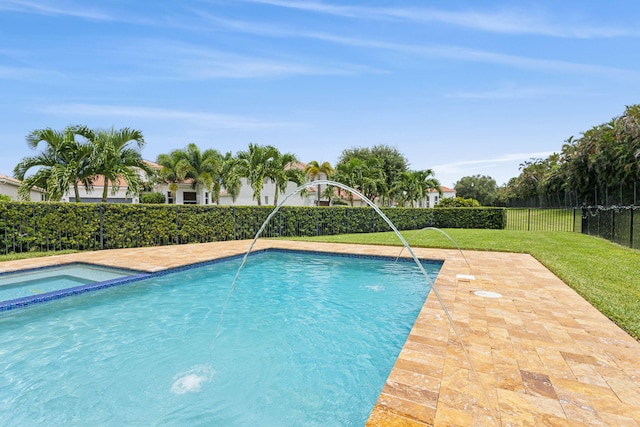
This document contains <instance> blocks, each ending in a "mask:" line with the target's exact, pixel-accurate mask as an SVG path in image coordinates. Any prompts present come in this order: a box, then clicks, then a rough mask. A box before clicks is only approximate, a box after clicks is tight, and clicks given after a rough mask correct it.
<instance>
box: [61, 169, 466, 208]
mask: <svg viewBox="0 0 640 427" xmlns="http://www.w3.org/2000/svg"><path fill="white" fill-rule="evenodd" d="M145 162H146V163H147V164H148V165H149V166H151V167H152V168H154V169H156V170H158V171H159V170H160V169H161V168H162V167H161V166H160V165H159V164H157V163H154V162H150V161H147V160H145ZM305 166H306V165H305V164H304V163H296V164H295V165H293V167H296V168H299V169H304V168H305ZM140 178H141V180H142V181H143V182H148V181H149V179H148V177H147V176H146V174H144V173H143V172H142V171H141V172H140ZM321 179H324V176H321ZM241 182H242V186H241V188H240V194H239V195H238V197H237V198H236V200H235V202H234V201H233V200H232V198H231V196H229V194H228V193H227V192H226V190H225V189H224V188H223V189H221V191H220V196H219V200H218V203H217V204H219V205H221V206H230V205H236V206H255V205H257V204H258V202H257V201H256V200H254V199H253V190H252V188H251V185H249V182H248V180H247V179H246V178H242V179H241ZM297 187H298V185H297V184H295V183H293V182H289V183H288V185H287V188H286V190H285V191H284V192H279V194H278V202H281V201H282V200H283V198H284V197H285V196H286V195H287V194H289V193H290V192H292V191H294V190H295V189H296V188H297ZM325 187H326V186H325V184H321V186H320V194H322V192H323V191H324V189H325ZM103 188H104V179H103V177H101V176H98V177H96V179H95V181H94V183H93V188H92V189H89V191H87V190H86V189H85V188H84V187H83V186H82V185H81V186H80V187H79V190H80V201H82V202H85V203H91V202H96V203H97V202H100V201H101V200H102V191H103ZM172 188H173V190H172ZM441 188H442V196H440V194H438V192H437V191H435V190H433V191H431V192H430V193H429V196H428V197H425V199H424V200H422V201H421V202H420V204H419V206H418V207H421V208H433V207H434V206H435V205H436V204H437V203H438V202H439V201H440V200H441V199H443V198H448V197H455V196H456V192H455V190H453V189H451V188H448V187H444V186H442V187H441ZM128 190H129V188H128V186H127V184H126V182H124V181H123V182H120V185H119V188H118V190H117V191H116V193H115V194H112V192H111V188H109V190H108V193H107V194H108V196H107V201H108V202H113V203H139V196H138V195H128V194H127V193H128ZM275 190H276V186H275V183H274V182H273V181H272V180H270V179H265V181H264V185H263V188H262V191H261V193H260V202H261V204H262V205H263V206H273V205H274V198H275ZM152 191H154V192H158V193H160V194H162V195H164V196H165V203H166V204H178V205H214V204H216V202H215V201H214V200H212V195H211V193H210V191H209V189H206V188H204V187H202V186H198V187H194V186H193V181H191V180H185V181H183V182H179V183H174V184H169V183H164V182H157V183H155V184H153V186H152ZM317 193H318V188H317V187H316V186H311V187H308V188H307V189H306V192H304V193H300V194H295V195H293V196H291V197H289V198H288V199H287V201H286V202H285V205H286V206H316V205H317V204H318V196H317ZM320 199H321V200H320V205H328V204H329V201H328V200H326V199H324V198H323V197H320ZM333 199H341V200H342V201H343V202H345V203H347V205H350V204H351V203H350V201H349V200H348V197H347V194H346V192H344V191H339V189H338V188H335V190H334V197H333ZM63 201H69V202H74V201H75V196H74V192H73V187H70V188H69V191H68V193H67V194H65V196H64V197H63ZM353 206H366V203H365V202H364V201H363V200H361V199H360V198H359V197H358V196H355V195H354V197H353Z"/></svg>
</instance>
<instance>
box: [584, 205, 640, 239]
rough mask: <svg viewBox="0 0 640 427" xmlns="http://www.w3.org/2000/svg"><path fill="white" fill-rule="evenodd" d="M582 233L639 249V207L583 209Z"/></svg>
mask: <svg viewBox="0 0 640 427" xmlns="http://www.w3.org/2000/svg"><path fill="white" fill-rule="evenodd" d="M582 232H583V233H585V234H588V235H590V236H598V237H602V238H604V239H607V240H610V241H612V242H615V243H618V244H620V245H623V246H628V247H630V248H634V249H640V207H639V206H626V207H603V206H598V207H587V208H583V209H582Z"/></svg>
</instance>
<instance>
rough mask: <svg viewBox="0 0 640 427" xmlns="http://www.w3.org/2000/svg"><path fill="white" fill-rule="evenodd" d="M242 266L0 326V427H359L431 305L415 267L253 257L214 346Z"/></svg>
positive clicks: (151, 284)
mask: <svg viewBox="0 0 640 427" xmlns="http://www.w3.org/2000/svg"><path fill="white" fill-rule="evenodd" d="M239 264H240V260H238V259H235V260H232V261H228V262H221V263H216V264H212V265H207V266H203V267H199V268H195V269H186V270H183V271H178V272H173V273H171V274H166V275H162V276H157V277H153V278H151V279H147V280H144V281H140V282H137V283H135V284H132V285H130V286H119V287H113V288H109V289H105V290H101V291H98V292H92V293H89V294H85V295H81V296H76V297H74V298H67V299H63V300H57V301H53V302H48V303H46V304H41V305H38V306H34V307H32V308H30V309H28V310H18V311H14V312H8V313H3V314H0V344H1V345H0V412H2V413H3V414H4V415H5V416H4V417H2V418H0V419H1V421H0V423H7V424H11V425H38V424H40V425H44V424H47V425H51V424H58V425H59V424H68V423H76V424H82V425H86V424H94V425H95V424H99V425H123V424H129V425H130V424H144V425H156V424H161V425H277V426H282V425H322V426H327V425H363V424H364V423H365V421H366V419H367V416H368V414H369V412H370V411H371V409H372V408H373V405H374V404H375V401H376V398H377V397H378V395H379V393H380V390H381V388H382V386H383V385H384V382H385V380H386V378H387V376H388V373H389V371H390V370H391V367H392V366H393V364H394V362H395V360H396V358H397V355H398V353H399V351H400V349H401V348H402V345H403V343H404V341H405V339H406V336H407V334H408V333H409V331H410V329H411V326H412V324H413V322H414V321H415V318H416V316H417V314H418V312H419V311H420V309H421V308H422V305H423V303H424V301H425V298H426V296H427V292H428V287H427V286H426V284H425V283H424V278H423V277H422V275H421V274H420V273H419V271H418V269H417V268H416V266H415V265H414V264H413V263H412V262H398V263H394V262H393V260H392V259H369V258H359V257H344V256H330V255H320V254H316V253H314V254H311V255H309V254H303V253H295V252H281V251H269V252H266V253H261V254H257V255H253V256H251V257H250V258H249V260H248V262H247V264H246V265H245V268H244V269H243V271H242V273H241V274H240V278H239V281H238V283H237V286H236V289H235V292H234V293H233V294H232V295H231V297H230V301H229V305H228V309H227V311H226V312H225V314H224V318H223V320H222V327H221V329H220V331H221V333H220V335H219V336H218V337H215V334H214V331H215V330H216V329H217V328H218V325H219V324H220V323H219V322H220V318H221V310H222V307H223V306H224V303H225V301H226V299H227V297H228V295H229V290H230V286H231V283H232V280H233V277H234V275H235V273H236V271H237V268H238V266H239ZM425 267H426V268H427V269H428V271H429V272H430V274H431V275H432V277H435V275H437V272H438V270H439V268H440V264H439V263H428V264H425Z"/></svg>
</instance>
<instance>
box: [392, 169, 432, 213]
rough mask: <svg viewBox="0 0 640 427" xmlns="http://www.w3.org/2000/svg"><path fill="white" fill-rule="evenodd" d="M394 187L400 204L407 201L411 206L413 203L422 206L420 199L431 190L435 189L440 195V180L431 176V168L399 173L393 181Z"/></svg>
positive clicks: (426, 195)
mask: <svg viewBox="0 0 640 427" xmlns="http://www.w3.org/2000/svg"><path fill="white" fill-rule="evenodd" d="M394 189H395V193H396V194H397V195H398V197H399V199H400V200H401V201H402V204H403V205H404V204H405V203H407V202H409V203H410V204H411V207H414V203H415V204H417V205H418V207H422V201H423V200H424V199H425V198H426V197H428V196H429V192H430V191H431V190H436V191H438V194H440V195H442V189H441V188H440V182H439V181H438V180H437V179H435V178H434V177H433V171H432V170H431V169H426V170H422V171H413V170H412V171H408V172H402V173H400V174H399V175H398V178H397V180H396V182H395V183H394Z"/></svg>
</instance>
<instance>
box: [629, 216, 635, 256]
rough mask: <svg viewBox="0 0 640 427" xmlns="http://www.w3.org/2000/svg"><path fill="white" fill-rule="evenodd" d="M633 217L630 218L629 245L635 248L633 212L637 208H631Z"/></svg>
mask: <svg viewBox="0 0 640 427" xmlns="http://www.w3.org/2000/svg"><path fill="white" fill-rule="evenodd" d="M630 210H631V218H630V219H629V247H630V248H633V212H634V211H635V208H631V209H630Z"/></svg>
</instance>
